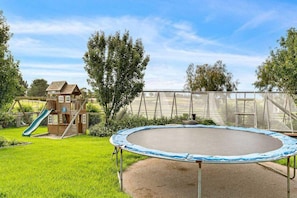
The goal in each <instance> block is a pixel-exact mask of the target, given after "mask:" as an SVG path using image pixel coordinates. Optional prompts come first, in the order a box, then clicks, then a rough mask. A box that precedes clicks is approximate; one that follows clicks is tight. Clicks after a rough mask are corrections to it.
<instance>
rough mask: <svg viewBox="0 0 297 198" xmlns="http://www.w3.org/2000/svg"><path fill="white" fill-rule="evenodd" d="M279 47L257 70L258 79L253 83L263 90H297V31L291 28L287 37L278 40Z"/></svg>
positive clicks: (293, 91) (291, 91) (290, 91)
mask: <svg viewBox="0 0 297 198" xmlns="http://www.w3.org/2000/svg"><path fill="white" fill-rule="evenodd" d="M278 43H279V45H280V47H279V48H275V50H271V52H270V56H269V57H268V58H267V59H266V60H265V62H264V63H262V65H260V66H258V68H257V70H256V75H257V81H256V82H254V83H253V85H254V86H255V87H256V88H258V89H260V90H261V91H265V90H266V91H273V90H278V91H285V92H288V93H291V94H295V93H296V92H297V81H296V79H297V31H296V29H295V28H291V29H289V30H288V31H287V37H281V38H280V40H278Z"/></svg>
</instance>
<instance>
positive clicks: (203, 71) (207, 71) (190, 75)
mask: <svg viewBox="0 0 297 198" xmlns="http://www.w3.org/2000/svg"><path fill="white" fill-rule="evenodd" d="M186 73H187V79H186V83H185V89H186V90H190V91H233V90H237V84H238V82H237V81H235V82H232V74H231V73H229V72H228V71H227V69H226V65H225V64H223V62H222V61H217V62H216V63H215V64H214V65H208V64H204V65H196V68H195V69H194V64H193V63H192V64H190V65H189V67H188V69H187V71H186Z"/></svg>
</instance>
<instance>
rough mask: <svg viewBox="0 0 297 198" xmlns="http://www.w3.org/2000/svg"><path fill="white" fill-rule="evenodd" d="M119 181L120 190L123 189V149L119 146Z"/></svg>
mask: <svg viewBox="0 0 297 198" xmlns="http://www.w3.org/2000/svg"><path fill="white" fill-rule="evenodd" d="M119 181H120V187H121V190H123V150H122V149H121V148H120V172H119Z"/></svg>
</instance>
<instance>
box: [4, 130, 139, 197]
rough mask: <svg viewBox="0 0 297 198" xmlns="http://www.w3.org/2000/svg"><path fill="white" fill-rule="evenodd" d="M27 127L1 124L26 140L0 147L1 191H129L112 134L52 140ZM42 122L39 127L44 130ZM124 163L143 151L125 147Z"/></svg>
mask: <svg viewBox="0 0 297 198" xmlns="http://www.w3.org/2000/svg"><path fill="white" fill-rule="evenodd" d="M23 130H25V128H24V127H23V128H13V129H1V130H0V136H3V137H5V138H6V139H8V140H18V141H23V142H30V144H27V145H21V146H13V147H5V148H0V198H2V197H7V198H10V197H51V198H53V197H68V198H71V197H92V198H93V197H129V196H128V195H126V194H125V193H123V192H121V191H120V189H119V183H118V178H117V174H116V171H117V168H116V164H115V156H112V152H113V149H114V148H113V146H112V145H111V144H110V143H109V138H98V137H92V136H86V135H81V136H76V137H72V138H67V139H62V140H60V139H59V140H54V139H46V138H34V137H22V132H23ZM46 131H47V128H45V127H39V128H38V129H37V132H35V133H34V134H36V133H44V132H46ZM124 158H125V160H124V167H127V166H128V165H130V164H132V163H133V162H135V161H138V160H140V159H143V158H144V157H142V156H139V155H135V154H131V153H128V152H124Z"/></svg>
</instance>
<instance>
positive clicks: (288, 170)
mask: <svg viewBox="0 0 297 198" xmlns="http://www.w3.org/2000/svg"><path fill="white" fill-rule="evenodd" d="M287 197H288V198H290V156H289V157H288V158H287Z"/></svg>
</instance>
